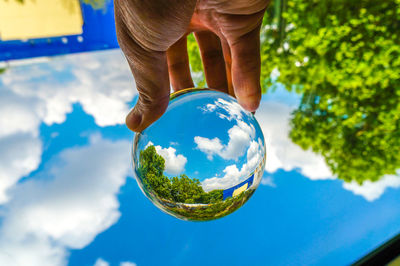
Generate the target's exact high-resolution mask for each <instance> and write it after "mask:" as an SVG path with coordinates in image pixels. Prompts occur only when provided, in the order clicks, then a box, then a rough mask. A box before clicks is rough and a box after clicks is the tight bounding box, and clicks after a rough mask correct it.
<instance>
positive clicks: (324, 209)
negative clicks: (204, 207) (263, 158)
mask: <svg viewBox="0 0 400 266" xmlns="http://www.w3.org/2000/svg"><path fill="white" fill-rule="evenodd" d="M105 62H107V63H105ZM136 95H137V92H136V89H135V86H134V83H133V79H132V77H131V74H130V70H129V68H128V66H127V64H126V62H125V59H124V57H123V55H122V54H121V52H120V51H119V50H114V51H107V52H96V53H90V54H79V55H69V56H66V57H62V58H56V59H54V60H51V61H49V62H43V63H40V64H33V65H23V66H15V67H12V68H10V69H8V70H7V71H6V72H5V73H3V74H2V75H0V265H11V266H12V265H52V266H53V265H77V266H81V265H95V263H97V264H96V265H97V266H98V265H102V264H101V263H103V265H107V264H104V263H106V262H108V263H109V265H124V266H125V265H133V263H135V264H137V265H205V264H206V265H227V264H232V265H292V264H300V265H309V264H312V265H347V264H349V263H351V262H353V261H355V260H356V259H358V258H360V257H361V256H363V255H365V254H366V253H368V252H369V251H371V250H372V249H374V248H376V247H377V246H379V245H380V244H382V243H383V242H385V241H387V240H389V239H390V238H392V237H393V236H394V235H396V234H398V233H399V231H400V208H399V207H398V206H400V177H399V176H398V175H396V176H385V177H384V178H382V179H381V180H380V181H378V182H375V183H367V184H364V185H363V186H360V185H357V184H355V183H344V182H343V181H342V180H340V179H337V178H336V177H335V176H333V175H332V174H331V173H330V170H329V168H328V167H326V164H325V162H324V159H323V158H322V157H321V156H319V155H316V154H314V153H312V152H311V151H303V150H302V149H301V148H300V147H298V146H297V145H295V144H293V143H292V142H291V141H290V139H289V138H288V137H287V136H288V131H289V129H290V127H289V118H290V113H291V111H292V110H293V109H294V108H296V107H297V105H298V101H299V96H298V95H296V94H291V93H288V92H286V91H285V90H283V89H282V88H280V87H279V86H278V89H277V90H276V91H275V92H270V93H267V94H265V95H263V100H262V103H261V106H260V108H259V109H258V111H257V113H256V117H257V120H258V121H259V124H260V126H261V128H262V130H263V133H264V135H265V140H266V148H267V154H268V158H267V163H266V170H265V172H264V176H263V179H262V180H261V185H260V186H259V188H258V189H257V191H256V193H254V195H253V197H252V198H251V200H250V201H248V202H247V203H246V204H245V205H244V206H243V207H242V208H241V209H239V210H238V211H236V212H234V213H233V214H231V215H229V216H226V217H224V218H222V219H219V220H215V221H211V222H207V223H189V222H185V221H180V220H177V219H175V218H173V217H171V216H169V215H166V214H164V213H162V212H160V211H159V210H158V209H157V208H156V207H154V206H153V204H152V203H151V202H150V201H148V200H147V199H146V197H145V196H144V195H143V194H142V193H141V191H140V189H139V188H138V186H137V183H136V181H135V180H134V178H133V172H132V170H131V145H132V137H133V133H132V132H130V131H129V130H128V129H127V128H126V127H125V126H124V116H125V114H126V113H127V112H128V111H129V108H130V107H131V106H132V102H134V101H135V98H136ZM209 130H212V128H210V129H209ZM124 262H126V263H128V262H130V263H131V264H123V263H124ZM18 263H19V264H18Z"/></svg>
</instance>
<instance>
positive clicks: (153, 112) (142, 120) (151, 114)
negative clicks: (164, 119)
mask: <svg viewBox="0 0 400 266" xmlns="http://www.w3.org/2000/svg"><path fill="white" fill-rule="evenodd" d="M144 95H145V94H143V93H142V94H140V95H139V100H138V102H137V103H136V105H135V107H134V108H133V109H132V110H131V111H130V112H129V114H128V115H127V117H126V125H127V127H128V128H129V129H130V130H132V131H136V132H141V131H143V130H144V129H146V128H147V127H148V126H150V125H151V124H152V123H153V122H155V121H156V120H157V119H159V118H160V117H161V116H162V115H163V114H164V112H165V110H166V109H167V107H168V102H169V93H168V94H167V95H165V96H161V95H160V96H161V97H158V96H156V97H148V96H144Z"/></svg>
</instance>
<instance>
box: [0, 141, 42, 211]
mask: <svg viewBox="0 0 400 266" xmlns="http://www.w3.org/2000/svg"><path fill="white" fill-rule="evenodd" d="M0 151H1V152H0V205H1V204H4V203H5V202H7V201H8V200H9V197H8V195H7V193H6V192H7V191H8V190H9V189H10V188H12V187H13V186H14V185H15V184H16V183H17V182H18V180H19V179H20V178H21V177H23V176H25V175H27V174H29V173H30V172H32V171H34V170H35V169H37V167H38V166H39V164H40V161H41V154H42V143H41V141H40V140H39V139H38V138H37V137H34V136H32V135H31V134H29V133H18V134H12V135H9V136H6V137H2V138H1V137H0Z"/></svg>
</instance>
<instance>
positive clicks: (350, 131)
mask: <svg viewBox="0 0 400 266" xmlns="http://www.w3.org/2000/svg"><path fill="white" fill-rule="evenodd" d="M301 10H306V12H301ZM398 10H400V1H389V0H386V1H377V0H369V1H362V2H349V1H344V0H323V1H306V0H293V1H290V2H289V3H288V9H287V11H286V13H285V19H286V24H287V25H293V26H292V27H291V28H290V29H289V30H287V32H286V38H285V40H283V42H284V43H285V42H286V43H287V45H286V46H287V47H288V49H284V47H281V46H280V45H278V44H277V43H276V42H267V41H265V42H263V43H262V47H261V49H262V62H263V65H262V68H263V70H262V79H264V82H263V83H264V84H266V85H270V79H269V73H271V71H272V70H273V69H274V68H277V69H278V70H279V72H280V76H279V78H278V81H279V82H281V83H283V84H284V85H285V86H286V88H287V89H288V90H291V89H292V88H293V86H296V88H297V91H298V92H299V93H302V94H303V100H302V102H301V104H300V106H299V107H298V109H297V110H296V111H295V112H294V113H293V119H292V122H291V126H292V131H291V132H290V137H291V138H292V140H293V141H294V142H295V143H297V144H299V145H300V146H301V147H302V148H304V149H312V150H313V151H315V152H317V153H320V154H322V155H323V156H324V157H325V159H326V162H327V163H328V165H329V166H330V168H331V170H332V171H333V173H334V174H336V175H337V176H338V177H339V178H341V179H343V180H346V181H351V180H357V181H358V182H359V183H362V182H363V181H365V180H372V181H376V180H378V179H379V178H381V177H382V176H383V175H385V174H394V173H395V171H396V169H398V168H400V155H399V154H400V141H399V139H400V138H399V136H400V122H399V116H400V115H399V114H400V105H399V103H400V97H399V96H400V93H399V90H400V63H399V62H400V31H399V28H400V16H399V12H397V11H398ZM268 12H269V14H270V13H271V9H269V10H268ZM269 14H267V15H266V18H265V19H264V25H263V27H264V28H267V29H269V30H264V31H262V35H263V36H262V39H264V40H268V39H271V38H274V36H275V35H276V32H277V31H278V29H274V27H273V25H274V21H273V20H272V19H271V16H269ZM306 58H307V60H305V59H306ZM298 85H301V86H298ZM263 89H264V90H265V91H267V90H268V87H264V88H263Z"/></svg>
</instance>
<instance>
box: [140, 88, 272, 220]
mask: <svg viewBox="0 0 400 266" xmlns="http://www.w3.org/2000/svg"><path fill="white" fill-rule="evenodd" d="M265 157H266V156H265V144H264V137H263V134H262V131H261V129H260V126H259V125H258V123H257V121H256V119H255V117H254V116H253V115H252V114H251V113H249V112H247V111H245V110H244V109H243V108H242V107H241V106H240V105H239V104H238V103H237V101H236V99H234V98H232V97H231V96H229V95H227V94H225V93H221V92H217V91H214V90H208V89H186V90H183V91H179V92H176V93H173V94H172V95H171V100H170V103H169V106H168V108H167V111H166V112H165V114H164V115H163V116H162V117H161V118H160V119H159V120H158V121H156V122H155V123H154V124H152V125H151V126H150V127H148V128H147V129H145V130H144V131H143V132H141V133H137V134H136V135H135V139H134V144H133V162H134V171H135V174H136V179H137V181H138V184H139V186H140V187H141V189H142V191H143V192H144V193H145V195H146V196H147V197H148V198H149V199H150V200H151V201H152V202H153V203H154V204H155V205H156V206H157V207H159V208H160V209H161V210H163V211H165V212H167V213H169V214H171V215H173V216H175V217H177V218H180V219H184V220H194V221H206V220H212V219H217V218H220V217H223V216H225V215H228V214H230V213H232V212H234V211H235V210H237V209H238V208H240V207H241V206H242V205H243V204H244V203H245V202H246V201H247V200H248V199H249V198H250V197H251V195H252V194H253V193H254V191H255V189H256V188H257V187H258V185H259V183H260V180H261V177H262V174H263V172H264V165H265Z"/></svg>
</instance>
